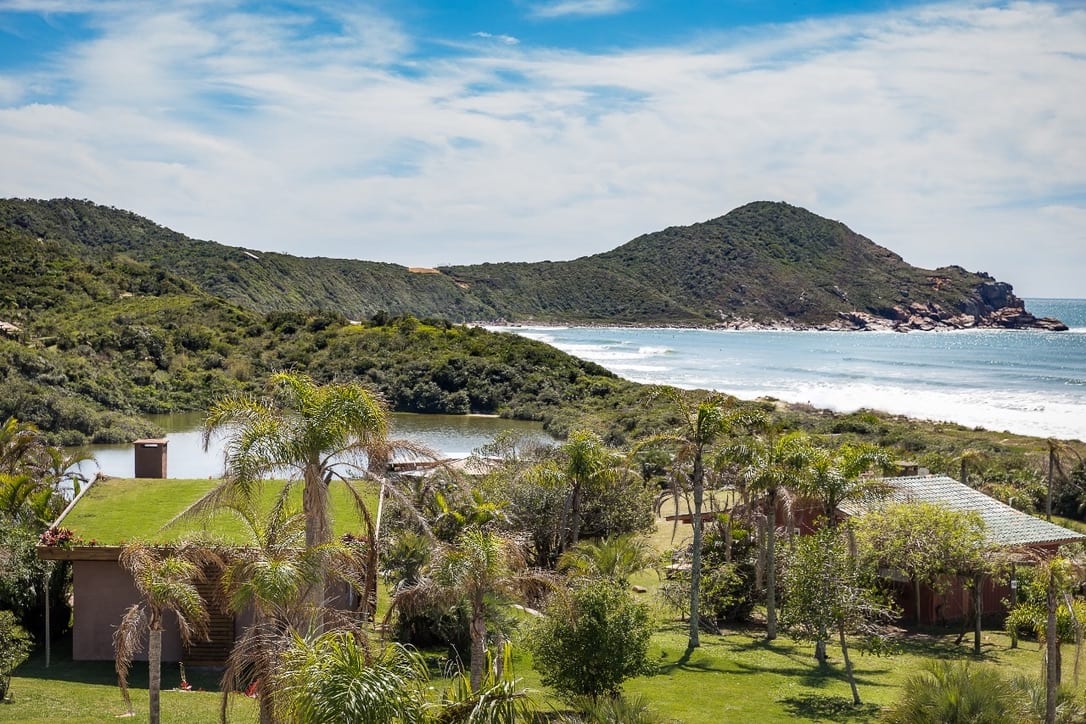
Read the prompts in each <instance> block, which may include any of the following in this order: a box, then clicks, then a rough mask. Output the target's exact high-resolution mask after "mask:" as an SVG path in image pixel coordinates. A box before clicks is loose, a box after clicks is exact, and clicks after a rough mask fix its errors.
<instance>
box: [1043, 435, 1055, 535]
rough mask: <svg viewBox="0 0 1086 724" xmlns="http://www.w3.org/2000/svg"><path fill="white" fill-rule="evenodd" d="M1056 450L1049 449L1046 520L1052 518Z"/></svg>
mask: <svg viewBox="0 0 1086 724" xmlns="http://www.w3.org/2000/svg"><path fill="white" fill-rule="evenodd" d="M1055 457H1056V452H1055V450H1053V449H1052V448H1049V449H1048V490H1046V491H1045V520H1052V476H1053V472H1054V470H1053V469H1054V468H1055V462H1056V460H1055Z"/></svg>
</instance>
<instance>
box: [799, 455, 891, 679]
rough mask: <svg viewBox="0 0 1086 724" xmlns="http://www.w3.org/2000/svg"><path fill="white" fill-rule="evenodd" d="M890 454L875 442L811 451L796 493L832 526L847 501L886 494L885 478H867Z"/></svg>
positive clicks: (822, 636) (822, 644) (819, 651)
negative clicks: (816, 507)
mask: <svg viewBox="0 0 1086 724" xmlns="http://www.w3.org/2000/svg"><path fill="white" fill-rule="evenodd" d="M889 463H890V456H889V455H888V454H887V453H886V452H885V451H884V450H882V449H880V448H878V447H877V446H874V445H865V444H864V445H851V444H848V443H846V444H844V445H841V446H840V447H838V448H837V449H835V450H825V449H822V448H815V449H813V450H812V454H811V460H810V463H809V465H810V467H809V475H807V476H805V477H801V478H800V479H799V480H798V481H797V483H796V492H797V493H798V494H800V495H803V496H805V497H807V498H810V499H812V500H815V501H817V502H818V503H819V505H820V507H821V508H822V518H823V520H824V521H825V524H826V525H827V526H829V527H830V528H836V527H837V523H838V518H837V513H838V510H837V509H838V508H839V507H840V506H841V505H842V504H844V503H852V502H859V501H865V500H873V499H877V498H883V497H885V496H886V495H887V494H888V493H889V492H890V490H889V487H888V486H887V485H886V483H884V482H883V481H882V480H879V479H877V478H873V477H864V476H865V474H866V473H869V472H870V471H871V470H872V469H873V468H886V467H887V466H888V465H889ZM815 658H816V659H818V660H819V661H825V659H826V631H825V630H821V631H820V632H819V636H818V640H817V641H816V642H815Z"/></svg>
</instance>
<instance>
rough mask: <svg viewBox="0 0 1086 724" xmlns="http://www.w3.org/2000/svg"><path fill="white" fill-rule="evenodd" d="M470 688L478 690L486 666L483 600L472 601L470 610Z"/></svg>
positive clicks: (474, 690)
mask: <svg viewBox="0 0 1086 724" xmlns="http://www.w3.org/2000/svg"><path fill="white" fill-rule="evenodd" d="M470 632H471V690H472V691H473V692H476V691H479V689H480V687H481V686H482V684H483V669H484V667H485V666H486V619H485V618H484V617H483V601H482V600H481V599H480V600H476V601H473V602H472V611H471V628H470Z"/></svg>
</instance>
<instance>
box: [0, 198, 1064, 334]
mask: <svg viewBox="0 0 1086 724" xmlns="http://www.w3.org/2000/svg"><path fill="white" fill-rule="evenodd" d="M5 231H8V232H10V233H16V232H18V233H26V234H30V235H33V236H34V237H36V238H38V239H41V240H43V241H44V240H48V241H50V242H55V243H58V244H60V245H62V247H63V248H64V249H66V250H68V251H71V252H72V253H73V254H76V255H78V256H81V257H83V258H88V259H94V260H98V261H109V260H111V259H115V258H120V257H123V258H125V259H130V260H134V261H137V262H140V263H142V264H147V265H149V266H151V267H153V268H157V269H161V270H163V271H168V272H169V273H170V274H172V275H176V276H177V277H180V278H182V279H184V280H187V281H188V282H190V283H192V284H193V285H195V286H196V287H198V288H200V289H202V290H203V291H206V292H209V293H211V294H215V295H217V296H221V297H223V298H225V299H227V300H229V301H231V302H233V303H235V304H238V305H240V306H242V307H245V308H247V309H251V310H253V311H257V312H290V311H297V310H300V309H307V310H308V309H318V310H326V311H334V312H338V313H342V314H344V315H346V316H347V317H349V318H351V319H371V318H374V317H375V316H379V315H391V316H396V315H402V314H411V315H414V316H417V317H420V318H425V317H429V318H441V319H447V320H449V321H452V322H472V321H483V322H498V321H505V322H510V323H527V324H530V323H537V324H538V323H552V324H553V323H559V324H619V325H642V326H662V325H675V326H690V327H731V328H747V327H773V328H793V329H856V330H863V329H895V330H901V331H907V330H929V329H941V328H968V327H1002V328H1011V329H1046V330H1060V329H1065V328H1066V327H1064V325H1063V324H1062V323H1061V322H1059V321H1058V320H1054V319H1038V318H1037V317H1035V316H1034V315H1032V314H1031V313H1029V312H1028V311H1027V310H1026V308H1025V305H1024V304H1023V302H1022V300H1021V299H1019V298H1018V297H1016V296H1015V295H1014V293H1013V289H1012V288H1011V286H1010V284H1007V283H1005V282H1002V281H997V280H995V279H993V278H992V277H990V276H989V275H987V274H985V273H983V272H968V271H966V270H965V269H962V268H961V267H958V266H949V267H942V268H939V269H934V270H925V269H920V268H918V267H914V266H912V265H910V264H908V263H906V262H905V261H904V260H903V259H902V258H901V257H900V256H898V255H897V254H895V253H894V252H892V251H890V250H888V249H885V248H883V247H881V246H879V245H878V244H875V243H874V242H872V241H871V240H870V239H867V238H865V237H863V236H861V235H859V234H857V233H855V232H853V231H852V230H851V229H849V228H848V227H847V226H845V225H844V224H843V223H841V222H839V221H833V220H830V219H825V218H823V217H820V216H818V215H816V214H813V213H811V212H810V211H807V210H805V209H801V208H798V207H795V206H792V205H789V204H786V203H780V202H764V201H760V202H754V203H750V204H747V205H745V206H742V207H739V208H738V209H735V210H733V211H732V212H730V213H728V214H726V215H724V216H721V217H719V218H716V219H711V220H709V221H705V222H702V223H698V224H692V225H689V226H676V227H670V228H668V229H664V230H662V231H659V232H655V233H651V234H646V235H643V236H640V237H638V238H636V239H633V240H632V241H630V242H627V243H626V244H623V245H622V246H619V247H618V248H616V249H613V250H612V251H608V252H604V253H601V254H594V255H591V256H585V257H581V258H579V259H574V260H570V261H544V262H517V263H495V264H490V263H488V264H475V265H467V266H448V267H440V268H410V269H409V268H407V267H403V266H399V265H396V264H385V263H378V262H369V261H357V260H349V259H327V258H303V257H295V256H291V255H287V254H276V253H265V252H262V251H259V250H255V249H242V248H238V247H232V246H227V245H224V244H219V243H216V242H212V241H201V240H196V239H191V238H189V237H186V236H184V235H182V234H179V233H177V232H174V231H171V230H169V229H166V228H164V227H162V226H159V225H158V224H156V223H154V222H153V221H150V220H148V219H145V218H143V217H140V216H138V215H136V214H134V213H131V212H128V211H123V210H119V209H114V208H110V207H105V206H100V205H97V204H93V203H91V202H89V201H76V200H71V199H55V200H52V201H35V200H20V199H7V200H0V233H3V232H5ZM597 233H598V232H597Z"/></svg>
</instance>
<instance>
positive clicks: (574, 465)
mask: <svg viewBox="0 0 1086 724" xmlns="http://www.w3.org/2000/svg"><path fill="white" fill-rule="evenodd" d="M558 452H559V454H560V456H561V460H562V470H563V473H564V474H565V477H566V480H567V481H568V483H569V497H568V498H567V502H566V504H565V506H564V507H563V509H562V523H561V531H562V533H561V540H560V541H559V549H558V550H559V553H564V552H565V551H566V549H567V548H569V546H571V545H576V544H577V541H579V540H580V536H581V522H582V514H583V513H582V509H583V507H584V501H583V497H584V494H585V491H586V490H588V489H595V488H600V487H603V486H606V485H608V484H609V483H610V482H611V481H612V480H613V479H614V468H615V467H616V466H617V460H616V459H615V456H614V455H613V454H612V453H611V451H610V450H608V449H607V447H606V446H605V445H604V444H603V440H601V439H600V436H599V435H597V434H596V433H594V432H591V431H590V430H574V431H573V432H571V433H570V434H569V437H567V438H566V442H565V443H563V444H562V445H561V446H560V447H559V448H558Z"/></svg>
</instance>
